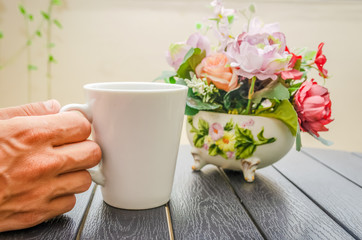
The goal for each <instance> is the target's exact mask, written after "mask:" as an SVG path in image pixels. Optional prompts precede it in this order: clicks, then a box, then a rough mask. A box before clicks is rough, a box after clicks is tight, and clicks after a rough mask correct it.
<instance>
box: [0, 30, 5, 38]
mask: <svg viewBox="0 0 362 240" xmlns="http://www.w3.org/2000/svg"><path fill="white" fill-rule="evenodd" d="M2 38H4V34H3V32H2V31H0V39H2Z"/></svg>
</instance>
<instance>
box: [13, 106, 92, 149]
mask: <svg viewBox="0 0 362 240" xmlns="http://www.w3.org/2000/svg"><path fill="white" fill-rule="evenodd" d="M6 121H7V123H8V124H9V125H8V127H7V129H9V131H10V130H11V134H12V135H13V136H14V137H16V139H18V140H21V141H22V142H23V143H24V144H28V145H29V146H32V145H34V144H37V143H47V144H49V145H51V146H59V145H63V144H69V143H75V142H80V141H84V140H86V139H87V138H88V137H89V135H90V133H91V125H90V123H89V121H88V120H87V119H86V118H85V117H84V116H83V115H82V114H81V113H79V112H64V113H58V114H53V115H46V116H33V117H16V118H13V119H10V120H6ZM9 134H10V133H9Z"/></svg>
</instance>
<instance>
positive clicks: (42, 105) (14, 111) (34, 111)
mask: <svg viewBox="0 0 362 240" xmlns="http://www.w3.org/2000/svg"><path fill="white" fill-rule="evenodd" d="M59 110H60V104H59V102H58V101H57V100H54V99H53V100H49V101H46V102H37V103H30V104H26V105H22V106H17V107H9V108H4V109H0V119H1V120H5V119H10V118H13V117H19V116H41V115H48V114H55V113H58V112H59Z"/></svg>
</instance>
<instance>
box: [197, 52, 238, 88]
mask: <svg viewBox="0 0 362 240" xmlns="http://www.w3.org/2000/svg"><path fill="white" fill-rule="evenodd" d="M228 65H229V60H228V58H227V56H226V55H225V54H223V53H215V54H212V55H210V56H208V57H206V58H204V59H203V60H202V61H201V63H200V64H199V65H198V66H197V67H196V69H195V72H196V76H197V77H198V78H206V80H207V82H208V83H209V84H210V83H211V82H212V83H213V84H214V85H215V86H216V87H217V88H218V89H221V90H224V91H226V92H228V91H231V90H233V89H235V88H236V87H237V86H238V76H237V74H236V72H235V69H234V68H232V67H230V66H228Z"/></svg>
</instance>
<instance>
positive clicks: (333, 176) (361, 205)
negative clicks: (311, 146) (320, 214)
mask: <svg viewBox="0 0 362 240" xmlns="http://www.w3.org/2000/svg"><path fill="white" fill-rule="evenodd" d="M274 166H275V167H276V168H277V169H278V171H280V172H281V173H282V174H283V175H284V176H286V177H287V178H288V179H289V180H290V181H292V182H293V183H294V184H295V185H296V186H297V187H298V188H299V189H301V190H302V191H303V192H304V193H305V194H306V195H308V197H309V198H310V199H312V200H313V201H314V202H315V203H316V204H318V206H319V207H320V208H322V209H324V211H325V212H327V213H328V215H329V216H330V217H332V218H333V219H334V220H335V221H336V222H337V223H338V224H339V225H341V226H342V227H343V228H344V229H345V230H346V231H348V232H349V233H350V234H351V235H353V236H354V237H356V238H359V239H360V238H362V227H361V226H362V201H361V200H362V189H361V188H360V187H359V186H357V185H356V184H353V183H352V182H351V181H349V180H348V179H346V178H344V177H342V176H341V175H339V174H338V173H336V172H334V171H332V170H331V169H329V168H327V167H325V166H324V165H323V164H321V163H319V162H317V161H315V160H314V159H312V158H310V157H309V156H307V155H305V154H300V153H298V152H295V151H291V152H290V153H288V155H287V156H286V157H285V158H284V159H282V160H281V161H279V162H277V163H276V164H275V165H274Z"/></svg>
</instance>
